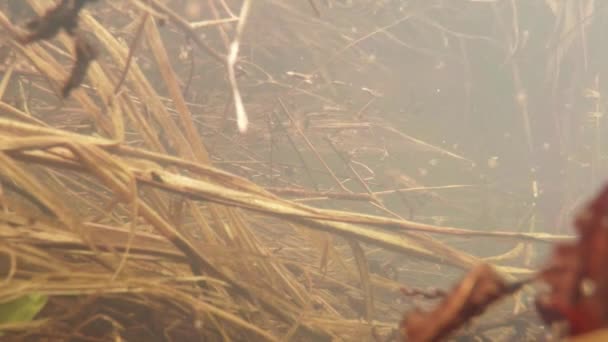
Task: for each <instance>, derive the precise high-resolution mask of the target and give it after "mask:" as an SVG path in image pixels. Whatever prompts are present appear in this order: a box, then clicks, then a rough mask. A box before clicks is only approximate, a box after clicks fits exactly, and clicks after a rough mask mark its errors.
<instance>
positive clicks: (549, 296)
mask: <svg viewBox="0 0 608 342" xmlns="http://www.w3.org/2000/svg"><path fill="white" fill-rule="evenodd" d="M576 228H577V232H578V234H579V238H578V241H577V242H576V243H569V244H561V245H558V246H556V247H555V249H554V253H553V256H552V258H551V260H550V263H549V266H548V267H547V268H546V269H545V270H542V271H540V272H539V275H538V277H537V278H538V279H539V280H541V281H542V282H544V283H545V284H547V285H548V286H549V288H550V291H549V293H541V294H540V295H539V297H538V299H537V309H538V312H539V313H540V315H541V317H542V318H543V320H544V321H545V322H546V323H547V324H549V325H555V324H559V323H565V328H566V329H567V330H566V335H567V336H578V335H581V334H585V333H590V332H593V331H596V330H599V329H602V328H606V327H607V326H608V270H607V269H606V261H607V260H608V229H606V228H608V186H607V187H605V188H604V190H603V191H602V192H601V193H600V194H599V195H598V197H597V198H596V199H594V200H593V201H592V202H591V203H590V204H589V205H588V206H587V208H585V209H584V210H583V211H582V212H581V213H580V214H579V216H578V218H577V220H576ZM531 280H532V279H531ZM527 282H529V281H520V282H516V283H510V284H507V283H506V282H505V281H504V280H503V279H501V277H500V276H498V275H497V274H496V272H494V271H493V270H492V268H491V267H490V266H488V265H486V264H482V265H480V266H477V267H476V268H474V269H473V270H472V271H471V272H470V273H469V274H468V275H467V276H466V277H465V278H464V279H463V280H462V281H461V282H460V283H459V284H458V286H456V287H455V288H454V289H453V290H452V291H451V292H450V293H449V294H447V295H446V297H445V299H443V301H442V302H441V303H440V304H439V305H438V306H437V308H436V309H435V310H433V311H431V312H424V313H423V312H419V311H415V312H412V313H408V314H407V315H406V317H405V319H404V321H403V323H402V326H403V330H404V332H405V336H407V340H406V341H440V340H443V339H444V338H445V337H447V336H448V335H450V334H452V333H454V331H455V330H457V329H458V328H460V327H462V326H463V325H464V324H466V323H467V322H468V321H470V320H471V319H472V318H474V316H478V315H480V314H482V313H483V311H484V310H485V309H486V308H487V307H488V306H490V305H491V304H493V303H495V302H496V301H498V300H500V299H502V298H503V297H504V296H507V295H510V294H513V293H514V292H515V291H517V290H519V289H520V288H521V287H522V286H523V285H525V284H526V283H527Z"/></svg>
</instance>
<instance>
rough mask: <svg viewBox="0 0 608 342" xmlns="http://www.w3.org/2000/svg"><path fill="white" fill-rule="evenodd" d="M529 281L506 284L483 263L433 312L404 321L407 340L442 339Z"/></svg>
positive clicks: (423, 313) (418, 312) (411, 315)
mask: <svg viewBox="0 0 608 342" xmlns="http://www.w3.org/2000/svg"><path fill="white" fill-rule="evenodd" d="M526 282H527V281H523V282H515V283H512V284H507V283H506V282H505V281H504V280H503V279H502V278H501V277H500V276H499V275H498V274H497V273H496V272H495V271H494V270H493V269H492V267H491V266H489V265H487V264H481V265H479V266H477V267H476V268H474V269H473V270H472V271H471V272H469V274H468V275H467V276H466V277H465V278H464V279H463V280H462V281H461V282H460V284H458V286H456V287H455V288H454V289H453V290H452V292H450V293H449V294H448V295H447V296H446V297H445V298H444V299H443V300H442V301H441V303H440V304H439V306H438V307H437V308H435V310H433V311H431V312H422V311H414V312H412V313H410V314H408V315H406V317H405V319H404V320H403V321H402V323H401V327H402V330H405V331H406V333H407V337H408V341H441V340H442V339H444V338H445V337H447V336H448V335H450V334H451V333H452V332H453V331H454V330H456V329H458V328H460V327H461V326H462V325H464V324H465V323H467V322H468V321H469V320H470V319H471V318H473V317H475V316H478V315H480V314H481V313H483V312H484V310H485V309H486V308H487V307H488V306H489V305H490V304H491V303H494V302H495V301H497V300H498V299H500V298H503V297H504V296H506V295H509V294H511V293H514V292H515V291H517V290H519V289H520V288H521V287H522V286H523V285H525V284H526Z"/></svg>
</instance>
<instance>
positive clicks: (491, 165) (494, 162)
mask: <svg viewBox="0 0 608 342" xmlns="http://www.w3.org/2000/svg"><path fill="white" fill-rule="evenodd" d="M488 167H489V168H490V169H495V168H497V167H498V157H497V156H493V157H490V158H489V159H488Z"/></svg>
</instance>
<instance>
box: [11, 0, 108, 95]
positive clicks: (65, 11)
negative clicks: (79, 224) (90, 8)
mask: <svg viewBox="0 0 608 342" xmlns="http://www.w3.org/2000/svg"><path fill="white" fill-rule="evenodd" d="M94 1H97V0H62V1H61V2H59V3H58V4H57V5H56V6H55V7H52V8H50V9H49V10H47V11H46V13H45V14H44V15H43V16H42V17H39V18H36V19H33V20H31V21H29V22H28V23H27V24H26V28H27V29H28V30H29V33H28V34H26V35H24V36H21V37H20V38H19V41H20V42H21V43H22V44H30V43H33V42H36V41H39V40H47V39H51V38H53V37H55V36H56V35H57V34H58V33H59V31H61V29H64V30H65V31H66V32H67V33H68V34H69V35H70V36H72V37H74V45H75V50H76V61H75V63H74V65H73V66H72V71H71V73H70V76H69V78H68V79H67V80H66V81H65V83H64V85H63V87H62V89H61V95H62V96H63V97H64V98H66V97H68V96H69V95H70V93H71V92H72V90H73V89H74V88H77V87H78V86H80V84H81V83H82V81H83V80H84V77H85V75H86V73H87V69H88V68H89V65H90V64H91V61H93V60H94V59H95V58H96V57H97V51H96V49H95V48H94V46H93V44H92V43H90V42H88V41H87V40H86V39H85V38H84V37H82V36H81V35H79V34H78V33H77V31H76V28H77V27H78V14H79V13H80V10H81V9H82V8H83V7H84V5H86V3H87V2H94Z"/></svg>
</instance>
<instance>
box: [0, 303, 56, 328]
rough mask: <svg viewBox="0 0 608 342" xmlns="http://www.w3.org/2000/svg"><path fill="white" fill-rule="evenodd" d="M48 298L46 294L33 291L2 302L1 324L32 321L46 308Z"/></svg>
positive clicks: (0, 305)
mask: <svg viewBox="0 0 608 342" xmlns="http://www.w3.org/2000/svg"><path fill="white" fill-rule="evenodd" d="M47 300H48V297H47V296H45V295H41V294H38V293H32V294H28V295H25V296H22V297H19V298H17V299H13V300H11V301H8V302H4V303H0V324H7V323H14V322H29V321H31V320H32V319H33V318H34V317H36V315H37V314H38V312H40V310H42V308H44V305H45V304H46V302H47ZM0 336H2V332H0Z"/></svg>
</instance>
